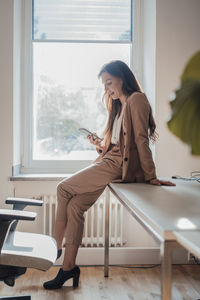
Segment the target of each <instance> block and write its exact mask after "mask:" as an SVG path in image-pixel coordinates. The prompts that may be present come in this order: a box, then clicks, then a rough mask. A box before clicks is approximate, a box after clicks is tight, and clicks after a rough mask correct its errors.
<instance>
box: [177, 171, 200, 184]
mask: <svg viewBox="0 0 200 300" xmlns="http://www.w3.org/2000/svg"><path fill="white" fill-rule="evenodd" d="M172 179H182V180H185V181H197V182H199V183H200V171H192V172H190V177H182V176H180V175H173V176H172Z"/></svg>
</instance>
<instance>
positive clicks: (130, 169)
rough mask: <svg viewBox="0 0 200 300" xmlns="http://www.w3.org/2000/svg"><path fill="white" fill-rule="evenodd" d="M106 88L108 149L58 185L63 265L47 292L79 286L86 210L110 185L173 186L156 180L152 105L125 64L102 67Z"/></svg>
mask: <svg viewBox="0 0 200 300" xmlns="http://www.w3.org/2000/svg"><path fill="white" fill-rule="evenodd" d="M99 77H101V79H102V82H103V84H104V87H105V100H106V105H107V109H108V122H107V125H106V128H105V131H104V134H103V138H104V145H103V143H102V142H101V141H99V140H98V139H96V140H93V138H92V136H88V139H89V140H90V142H91V143H92V144H94V145H96V149H97V152H98V153H99V157H98V158H97V159H96V161H95V162H94V163H93V164H92V165H91V166H89V167H87V168H85V169H83V170H81V171H80V172H77V173H76V174H74V175H73V176H72V177H70V178H68V179H65V180H63V181H62V182H61V183H60V184H59V185H58V187H57V198H58V208H57V215H56V222H55V229H54V238H55V240H56V242H57V246H58V249H59V250H58V257H60V255H61V252H62V250H61V249H62V240H63V237H64V236H65V240H66V246H65V256H64V261H63V266H62V268H61V269H60V270H59V272H58V274H57V276H56V277H55V278H54V279H53V280H51V281H48V282H46V283H44V287H45V288H46V289H57V288H61V287H62V285H63V284H64V282H65V281H66V280H68V279H69V278H73V286H74V287H75V286H78V281H79V276H80V269H79V267H78V266H76V265H75V261H76V256H77V252H78V247H79V245H81V241H82V234H83V225H84V216H83V214H84V212H85V211H86V210H87V209H88V208H89V207H91V206H92V205H93V204H94V202H95V201H96V200H97V199H98V197H99V196H100V195H101V194H102V192H103V191H104V189H105V187H106V185H107V184H108V183H110V182H111V181H112V182H113V181H115V182H116V181H118V182H146V183H149V184H153V185H174V184H173V183H171V182H169V181H163V180H159V179H158V178H157V177H156V172H155V165H154V162H153V159H152V153H151V150H150V148H149V139H152V140H155V122H154V119H153V116H152V111H151V107H150V104H149V102H148V100H147V98H146V96H145V94H144V93H143V92H142V91H141V88H140V86H139V84H138V82H137V80H136V79H135V77H134V75H133V73H132V71H131V70H130V69H129V67H128V66H127V65H126V64H125V63H123V62H121V61H112V62H110V63H108V64H106V65H104V66H103V67H102V69H101V71H100V73H99Z"/></svg>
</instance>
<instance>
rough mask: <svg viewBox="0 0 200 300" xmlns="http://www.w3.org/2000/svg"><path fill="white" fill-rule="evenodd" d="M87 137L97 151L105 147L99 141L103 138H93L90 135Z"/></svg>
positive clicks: (99, 151)
mask: <svg viewBox="0 0 200 300" xmlns="http://www.w3.org/2000/svg"><path fill="white" fill-rule="evenodd" d="M94 134H96V132H94ZM87 138H88V139H89V141H90V143H91V144H93V145H95V146H96V150H97V152H98V153H101V152H102V151H103V149H104V147H105V146H102V145H101V142H102V141H103V138H102V140H99V139H98V138H96V139H94V138H93V137H92V135H88V136H87Z"/></svg>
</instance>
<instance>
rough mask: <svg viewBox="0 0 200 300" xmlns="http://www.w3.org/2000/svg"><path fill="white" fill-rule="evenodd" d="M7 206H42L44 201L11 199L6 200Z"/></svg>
mask: <svg viewBox="0 0 200 300" xmlns="http://www.w3.org/2000/svg"><path fill="white" fill-rule="evenodd" d="M6 204H14V205H32V206H42V204H43V201H42V200H38V199H27V198H15V197H9V198H7V199H6Z"/></svg>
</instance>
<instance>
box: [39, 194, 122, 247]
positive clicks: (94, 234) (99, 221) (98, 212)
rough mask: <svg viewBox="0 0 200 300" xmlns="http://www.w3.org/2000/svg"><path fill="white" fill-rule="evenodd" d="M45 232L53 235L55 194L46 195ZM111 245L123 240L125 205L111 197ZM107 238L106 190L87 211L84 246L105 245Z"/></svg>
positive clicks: (55, 205)
mask: <svg viewBox="0 0 200 300" xmlns="http://www.w3.org/2000/svg"><path fill="white" fill-rule="evenodd" d="M42 199H43V201H44V204H43V233H44V234H48V235H52V233H53V227H54V222H55V213H56V208H57V201H56V196H55V195H44V196H43V197H42ZM109 221H110V226H109V228H110V233H109V235H110V236H109V241H110V247H120V246H123V245H124V241H123V205H121V203H120V202H119V201H118V200H117V199H116V198H115V197H113V196H112V195H111V197H110V216H109ZM104 239H105V192H104V193H103V194H102V195H101V196H100V198H99V199H98V200H97V201H96V202H95V204H94V205H93V206H92V207H91V208H90V209H89V210H88V211H87V212H86V213H85V226H84V233H83V240H82V247H103V246H104Z"/></svg>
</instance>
